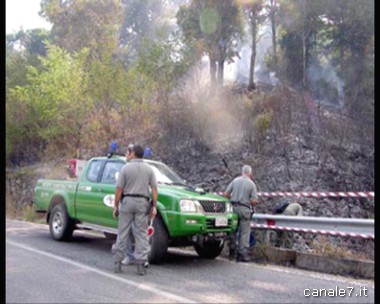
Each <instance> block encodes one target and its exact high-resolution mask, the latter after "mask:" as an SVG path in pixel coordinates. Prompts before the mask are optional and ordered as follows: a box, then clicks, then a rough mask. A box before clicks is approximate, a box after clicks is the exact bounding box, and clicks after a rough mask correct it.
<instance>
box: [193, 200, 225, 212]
mask: <svg viewBox="0 0 380 304" xmlns="http://www.w3.org/2000/svg"><path fill="white" fill-rule="evenodd" d="M199 202H200V203H201V205H202V207H203V210H204V211H205V212H207V213H224V212H225V211H226V203H225V202H217V201H199Z"/></svg>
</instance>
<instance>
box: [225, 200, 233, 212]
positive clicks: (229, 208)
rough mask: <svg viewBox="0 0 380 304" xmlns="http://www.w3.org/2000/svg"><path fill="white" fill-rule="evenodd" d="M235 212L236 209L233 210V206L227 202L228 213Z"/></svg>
mask: <svg viewBox="0 0 380 304" xmlns="http://www.w3.org/2000/svg"><path fill="white" fill-rule="evenodd" d="M231 212H234V209H233V208H232V204H231V203H229V202H226V213H231Z"/></svg>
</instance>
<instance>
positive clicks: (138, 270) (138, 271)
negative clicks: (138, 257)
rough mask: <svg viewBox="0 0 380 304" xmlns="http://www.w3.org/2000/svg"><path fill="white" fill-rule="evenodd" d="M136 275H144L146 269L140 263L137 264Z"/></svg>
mask: <svg viewBox="0 0 380 304" xmlns="http://www.w3.org/2000/svg"><path fill="white" fill-rule="evenodd" d="M137 274H138V275H141V276H143V275H145V274H146V269H145V267H144V264H141V263H139V264H137Z"/></svg>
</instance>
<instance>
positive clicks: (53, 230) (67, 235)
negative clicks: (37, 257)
mask: <svg viewBox="0 0 380 304" xmlns="http://www.w3.org/2000/svg"><path fill="white" fill-rule="evenodd" d="M49 228H50V234H51V236H52V237H53V239H55V240H57V241H68V240H70V239H71V237H72V235H73V231H74V225H73V224H72V222H71V220H70V218H69V215H68V213H67V210H66V206H65V205H64V204H58V205H55V206H54V207H53V209H52V211H51V214H50V218H49Z"/></svg>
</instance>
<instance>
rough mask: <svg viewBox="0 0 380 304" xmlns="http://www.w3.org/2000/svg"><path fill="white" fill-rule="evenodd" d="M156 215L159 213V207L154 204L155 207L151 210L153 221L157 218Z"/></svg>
mask: <svg viewBox="0 0 380 304" xmlns="http://www.w3.org/2000/svg"><path fill="white" fill-rule="evenodd" d="M156 215H157V207H156V206H153V208H151V211H150V218H151V220H152V221H153V220H154V219H155V218H156Z"/></svg>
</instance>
